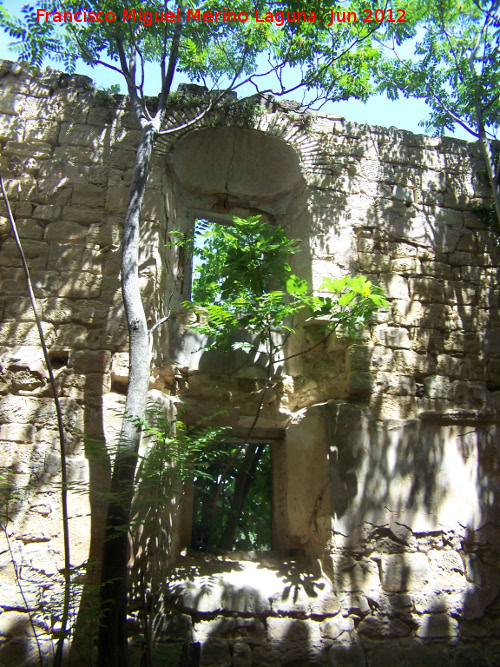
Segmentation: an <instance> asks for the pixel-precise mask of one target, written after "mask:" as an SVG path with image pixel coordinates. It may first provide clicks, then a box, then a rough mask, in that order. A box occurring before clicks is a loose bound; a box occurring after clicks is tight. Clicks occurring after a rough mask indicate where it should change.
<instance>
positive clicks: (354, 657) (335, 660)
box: [328, 643, 367, 667]
mask: <svg viewBox="0 0 500 667" xmlns="http://www.w3.org/2000/svg"><path fill="white" fill-rule="evenodd" d="M328 660H329V662H328V664H329V665H332V667H366V665H367V662H366V658H365V651H364V650H363V648H362V647H361V646H357V645H355V644H352V643H351V644H348V645H347V646H339V645H333V646H332V647H331V649H330V651H329V653H328Z"/></svg>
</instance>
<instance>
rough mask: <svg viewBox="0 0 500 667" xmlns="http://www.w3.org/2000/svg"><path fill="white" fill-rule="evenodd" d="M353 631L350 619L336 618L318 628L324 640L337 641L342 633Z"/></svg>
mask: <svg viewBox="0 0 500 667" xmlns="http://www.w3.org/2000/svg"><path fill="white" fill-rule="evenodd" d="M352 630H354V621H353V620H352V618H344V617H342V616H338V617H335V618H329V619H327V620H326V621H323V622H322V623H321V626H320V631H321V635H322V636H323V637H325V638H326V639H332V640H335V639H338V638H339V637H340V635H341V634H343V633H344V632H351V631H352Z"/></svg>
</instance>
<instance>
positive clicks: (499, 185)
mask: <svg viewBox="0 0 500 667" xmlns="http://www.w3.org/2000/svg"><path fill="white" fill-rule="evenodd" d="M476 122H477V129H478V132H479V141H480V142H481V151H482V153H483V158H484V161H485V162H486V171H487V172H488V179H489V181H490V185H491V189H492V191H493V199H494V202H495V211H496V214H497V221H498V224H499V225H500V181H499V168H500V159H499V163H498V165H496V164H495V156H494V154H493V150H492V147H491V143H490V141H489V139H488V137H487V135H486V130H485V127H484V121H483V114H482V113H481V110H480V109H478V108H477V107H476Z"/></svg>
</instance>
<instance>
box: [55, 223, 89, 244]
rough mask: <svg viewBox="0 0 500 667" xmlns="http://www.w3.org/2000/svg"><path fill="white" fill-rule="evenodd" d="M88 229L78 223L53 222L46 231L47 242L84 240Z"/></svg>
mask: <svg viewBox="0 0 500 667" xmlns="http://www.w3.org/2000/svg"><path fill="white" fill-rule="evenodd" d="M86 235H87V229H85V227H83V226H82V225H79V224H77V223H76V222H67V221H65V222H53V223H51V224H49V225H47V228H46V230H45V240H46V241H58V242H60V241H61V240H64V241H76V240H81V239H84V238H85V236H86Z"/></svg>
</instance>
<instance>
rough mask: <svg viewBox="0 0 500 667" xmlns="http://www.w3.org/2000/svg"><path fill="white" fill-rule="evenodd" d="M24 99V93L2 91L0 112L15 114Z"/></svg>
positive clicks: (19, 109)
mask: <svg viewBox="0 0 500 667" xmlns="http://www.w3.org/2000/svg"><path fill="white" fill-rule="evenodd" d="M25 101H26V96H25V95H16V94H14V93H2V95H0V113H5V114H8V115H9V116H17V115H18V114H19V112H20V111H21V108H22V106H23V103H24V102H25Z"/></svg>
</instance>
